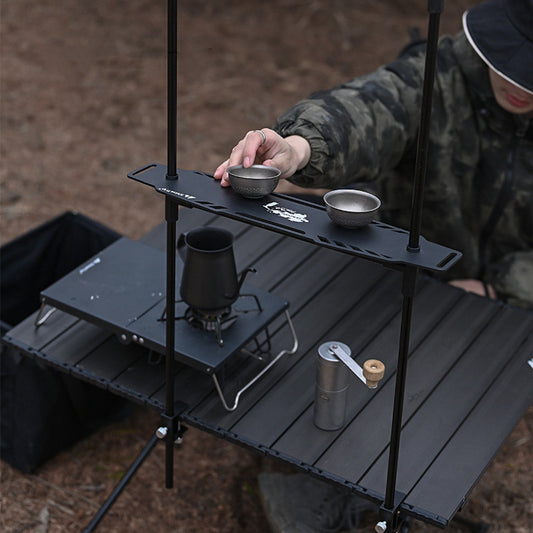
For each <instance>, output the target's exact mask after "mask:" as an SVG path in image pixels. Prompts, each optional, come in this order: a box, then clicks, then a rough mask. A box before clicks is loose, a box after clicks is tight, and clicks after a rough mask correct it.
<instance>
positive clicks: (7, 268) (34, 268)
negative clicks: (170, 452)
mask: <svg viewBox="0 0 533 533" xmlns="http://www.w3.org/2000/svg"><path fill="white" fill-rule="evenodd" d="M119 237H120V235H119V234H118V233H116V232H114V231H112V230H111V229H109V228H107V227H105V226H103V225H101V224H99V223H97V222H95V221H93V220H91V219H89V218H87V217H85V216H83V215H80V214H77V213H71V212H68V213H65V214H63V215H61V216H59V217H57V218H55V219H52V220H50V221H49V222H47V223H45V224H43V225H42V226H40V227H38V228H36V229H34V230H32V231H30V232H28V233H26V234H24V235H22V236H21V237H19V238H17V239H15V240H13V241H11V242H9V243H7V244H5V245H4V246H2V247H1V248H0V320H1V322H0V328H1V330H2V331H1V333H2V336H3V335H4V334H5V333H6V331H8V330H9V329H11V327H13V326H14V325H16V324H18V323H19V322H20V321H21V320H23V319H24V318H26V317H27V316H28V315H30V314H31V313H33V312H34V311H36V310H37V309H38V307H39V305H40V296H39V295H40V292H41V291H42V290H43V289H45V288H46V287H48V286H49V285H51V284H52V283H54V282H55V281H57V280H58V279H60V278H61V277H63V276H64V275H65V274H67V273H69V272H70V271H71V270H73V269H74V268H75V267H77V266H78V265H80V264H81V263H83V262H84V261H86V260H87V259H89V258H90V257H92V256H93V255H95V254H96V253H98V252H99V251H100V250H102V249H103V248H105V247H106V246H108V245H109V244H111V243H112V242H113V241H115V240H116V239H117V238H119ZM0 371H1V382H0V402H1V403H0V457H1V458H2V460H4V461H6V462H7V463H9V464H10V465H11V466H13V467H15V468H17V469H18V470H21V471H22V472H32V471H33V470H35V469H36V468H37V467H38V466H40V465H41V464H43V463H44V462H45V461H46V460H47V459H49V458H51V457H53V456H54V455H55V454H56V453H58V452H59V451H61V450H62V449H64V448H66V447H68V446H70V445H71V444H73V443H74V442H76V441H77V440H79V439H80V438H82V437H84V436H87V435H88V434H89V433H91V432H92V431H94V430H95V429H96V428H98V427H99V426H101V425H102V424H104V423H106V422H109V421H112V420H116V419H118V418H120V417H121V416H123V415H124V414H125V413H127V412H128V411H129V407H130V404H129V402H127V401H126V400H125V399H123V398H120V397H118V396H115V395H112V394H110V393H109V392H107V391H105V390H103V389H100V388H98V387H96V386H94V385H91V384H88V383H85V382H83V381H80V380H78V379H75V378H73V377H71V376H69V375H67V374H65V373H63V372H59V371H56V370H55V369H52V368H50V367H47V366H45V365H43V364H41V363H40V362H38V361H37V360H32V359H29V358H27V357H23V356H21V355H20V354H19V353H18V352H16V351H15V350H13V349H11V348H8V347H7V346H5V345H3V346H2V351H1V354H0Z"/></svg>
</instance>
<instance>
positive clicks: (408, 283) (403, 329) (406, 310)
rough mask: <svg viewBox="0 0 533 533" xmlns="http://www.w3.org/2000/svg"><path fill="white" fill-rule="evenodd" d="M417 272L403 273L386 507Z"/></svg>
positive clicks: (391, 495) (391, 496) (390, 503)
mask: <svg viewBox="0 0 533 533" xmlns="http://www.w3.org/2000/svg"><path fill="white" fill-rule="evenodd" d="M417 274H418V271H417V269H416V268H406V270H405V271H404V274H403V308H402V323H401V326H400V342H399V348H398V366H397V368H396V387H395V389H394V404H393V412H392V426H391V442H390V450H389V464H388V470H387V486H386V489H385V502H384V505H385V508H386V509H393V508H394V506H395V496H396V476H397V473H398V457H399V454H400V435H401V431H402V413H403V401H404V396H405V384H406V380H407V359H408V357H409V338H410V333H411V316H412V313H413V300H414V293H415V286H416V279H417Z"/></svg>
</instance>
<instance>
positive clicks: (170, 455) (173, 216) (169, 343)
mask: <svg viewBox="0 0 533 533" xmlns="http://www.w3.org/2000/svg"><path fill="white" fill-rule="evenodd" d="M165 219H166V224H167V281H166V283H167V288H166V317H167V320H166V350H165V383H166V398H165V417H164V418H165V420H166V422H167V434H166V437H165V439H166V441H165V444H166V454H165V458H166V460H165V465H166V469H165V486H166V487H167V489H171V488H172V486H173V471H174V433H175V427H174V426H175V422H174V414H175V413H174V350H175V321H176V320H175V319H176V310H175V303H174V302H175V301H176V222H177V220H178V204H176V203H175V202H173V201H172V199H171V198H170V197H168V196H166V197H165Z"/></svg>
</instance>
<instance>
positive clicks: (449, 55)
mask: <svg viewBox="0 0 533 533" xmlns="http://www.w3.org/2000/svg"><path fill="white" fill-rule="evenodd" d="M424 56H425V54H424V53H423V50H420V51H419V52H418V53H417V52H412V53H408V54H406V55H403V56H401V57H399V58H398V59H397V60H396V61H394V62H392V63H391V64H389V65H387V66H384V67H381V68H379V69H378V70H377V71H376V72H374V73H371V74H369V75H366V76H362V77H358V78H356V79H354V80H352V81H350V82H348V83H345V84H342V85H340V86H338V87H335V88H334V89H332V90H329V91H325V92H319V93H316V94H313V95H312V96H310V97H309V98H308V99H305V100H303V101H301V102H300V103H298V104H296V105H295V106H294V107H293V108H291V109H289V110H288V111H286V112H285V113H284V114H283V115H282V116H281V117H280V118H279V119H278V121H277V122H276V124H275V125H274V127H273V128H272V129H267V128H264V129H263V130H261V131H260V132H257V130H256V131H255V132H248V134H247V136H246V137H245V138H244V139H243V140H242V141H241V142H240V143H239V145H237V147H236V148H235V149H234V150H233V152H232V155H231V157H230V158H229V159H228V160H227V161H225V162H224V163H223V164H222V165H221V166H220V167H219V168H218V169H217V170H216V171H215V177H217V178H222V182H223V183H222V184H223V185H227V184H228V183H227V181H226V175H225V170H226V168H227V167H228V166H230V165H233V164H239V163H244V164H245V166H246V165H249V164H251V163H253V162H254V158H253V157H252V158H250V156H248V159H247V160H246V154H255V155H256V158H257V159H256V161H255V162H262V163H264V164H272V165H274V166H278V167H279V168H282V169H283V174H282V177H287V178H289V179H290V181H292V182H294V183H295V184H298V185H301V186H304V187H326V188H339V187H345V186H352V185H353V184H354V183H355V185H356V186H357V184H358V182H359V183H360V182H365V183H366V182H373V184H374V187H375V191H376V192H377V194H378V196H379V197H380V199H381V200H382V214H381V218H382V220H385V221H386V222H388V223H391V224H394V225H396V226H400V227H403V228H408V227H409V222H410V210H411V201H412V200H411V198H412V183H413V173H414V162H415V151H416V142H417V134H418V126H419V121H420V106H421V93H422V82H423V76H424V62H425V57H424ZM532 68H533V66H532ZM493 76H496V77H497V75H495V74H494V73H491V72H490V69H489V68H488V67H487V65H486V63H485V62H484V61H483V60H482V59H481V57H480V56H479V55H478V53H476V51H475V50H474V48H473V47H472V45H471V43H470V42H469V40H468V39H467V37H466V36H465V33H464V32H461V33H460V34H458V35H457V36H455V37H443V38H441V39H440V41H439V50H438V61H437V72H436V77H435V87H434V97H433V109H432V118H431V132H430V148H429V154H428V171H427V178H426V185H425V193H424V211H423V219H422V234H423V235H424V237H426V238H427V239H429V240H431V241H434V242H437V243H439V244H443V245H446V246H449V247H451V248H454V249H457V250H460V251H461V252H462V253H463V258H462V259H461V261H459V262H458V263H457V264H456V265H455V266H454V267H452V269H450V271H449V272H447V273H446V276H447V278H448V279H456V280H461V281H459V282H457V283H456V284H457V285H459V286H463V287H464V288H467V289H468V283H469V280H482V281H483V282H484V283H485V284H486V285H485V286H486V287H490V290H491V291H492V294H494V292H493V289H494V290H495V293H496V294H497V297H498V298H500V299H501V300H503V301H506V302H509V303H511V304H515V305H520V306H523V307H526V308H530V309H533V94H529V91H528V92H526V93H522V92H519V98H522V99H523V100H518V101H517V105H518V104H519V105H518V108H517V110H515V109H514V108H513V107H512V105H511V104H509V105H507V104H508V102H506V101H503V102H502V100H501V98H499V96H498V94H496V93H495V91H496V87H497V86H495V82H494V79H492V77H493ZM495 79H496V78H495ZM529 97H530V100H529ZM513 102H514V101H512V102H511V103H513ZM502 103H503V105H504V106H505V107H511V112H509V110H507V109H505V108H504V107H502ZM528 106H529V107H528ZM522 110H523V111H524V112H522ZM513 111H515V112H513ZM277 136H281V137H282V138H284V139H285V140H287V141H289V143H290V144H294V143H293V141H294V142H295V143H296V145H297V150H296V151H295V152H297V153H299V154H301V156H300V157H294V156H292V158H288V157H287V156H286V154H285V152H284V149H283V148H282V149H281V150H280V149H279V147H277V150H278V151H277V153H276V155H275V156H274V157H273V154H272V150H271V145H272V142H273V140H274V139H276V138H277ZM302 139H303V140H305V141H304V142H305V144H304V143H302ZM300 143H301V144H300ZM300 148H301V149H300ZM284 157H285V159H284ZM276 158H277V159H276ZM288 159H291V161H290V162H289V163H287V162H286V161H288ZM278 161H279V162H281V164H277V163H278ZM357 188H361V187H360V186H357ZM474 291H475V292H480V290H479V289H474Z"/></svg>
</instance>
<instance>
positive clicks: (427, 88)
mask: <svg viewBox="0 0 533 533" xmlns="http://www.w3.org/2000/svg"><path fill="white" fill-rule="evenodd" d="M443 5H444V0H429V1H428V10H429V26H428V40H427V46H426V64H425V71H424V87H423V91H422V107H421V112H420V126H419V129H418V145H417V152H416V163H415V176H414V187H413V201H412V209H411V226H410V233H409V245H408V247H407V249H408V250H409V251H411V252H416V251H418V250H419V247H420V226H421V223H422V206H423V203H424V183H425V180H426V171H427V158H428V149H429V130H430V123H431V107H432V102H433V85H434V81H435V66H436V63H437V49H438V41H439V24H440V14H441V13H442V10H443Z"/></svg>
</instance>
